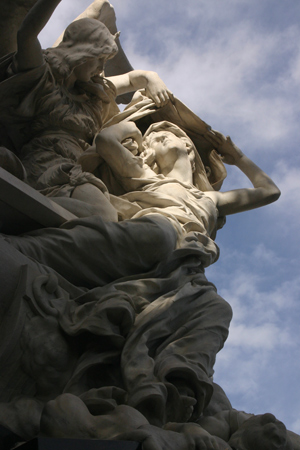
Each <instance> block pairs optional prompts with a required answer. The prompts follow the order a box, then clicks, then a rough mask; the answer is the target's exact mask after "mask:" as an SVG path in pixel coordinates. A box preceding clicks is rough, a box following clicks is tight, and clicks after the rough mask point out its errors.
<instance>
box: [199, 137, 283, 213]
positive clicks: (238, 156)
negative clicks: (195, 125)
mask: <svg viewBox="0 0 300 450" xmlns="http://www.w3.org/2000/svg"><path fill="white" fill-rule="evenodd" d="M205 138H206V139H207V140H208V141H209V142H211V143H212V144H213V146H214V147H215V149H216V150H217V151H218V152H219V153H220V155H221V156H222V157H223V161H224V162H225V163H227V164H231V165H235V166H237V167H238V168H239V169H240V170H241V171H242V172H243V173H244V174H245V175H246V176H247V177H248V178H249V180H250V181H251V183H252V184H253V188H249V189H247V188H245V189H236V190H232V191H227V192H211V191H209V192H206V195H208V196H209V197H211V198H212V200H214V202H215V203H216V206H217V208H218V210H219V214H220V215H221V216H226V215H228V214H236V213H238V212H242V211H248V210H250V209H254V208H259V207H260V206H264V205H268V204H269V203H272V202H275V201H276V200H277V199H278V198H279V196H280V190H279V189H278V187H277V186H276V184H275V183H274V182H273V181H272V180H271V178H270V177H269V176H268V175H267V174H266V173H265V172H263V171H262V170H261V169H260V168H259V167H258V166H257V165H256V164H254V162H252V161H251V160H250V159H249V158H247V156H246V155H244V153H243V152H242V151H241V150H240V149H239V148H238V147H237V146H236V145H235V144H234V143H233V142H232V140H231V139H230V137H229V136H227V137H225V136H224V135H223V134H221V133H219V132H218V131H215V130H210V131H208V132H207V133H206V135H205Z"/></svg>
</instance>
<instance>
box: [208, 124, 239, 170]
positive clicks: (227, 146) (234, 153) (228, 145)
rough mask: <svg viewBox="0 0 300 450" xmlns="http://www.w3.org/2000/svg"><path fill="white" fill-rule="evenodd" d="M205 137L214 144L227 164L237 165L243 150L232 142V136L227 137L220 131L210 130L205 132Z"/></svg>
mask: <svg viewBox="0 0 300 450" xmlns="http://www.w3.org/2000/svg"><path fill="white" fill-rule="evenodd" d="M204 138H205V139H206V140H207V141H208V142H210V143H211V144H212V145H213V146H214V148H215V150H217V152H218V153H219V154H220V155H221V157H222V160H223V161H224V162H225V163H226V164H231V165H235V164H236V163H237V161H238V160H239V159H240V158H241V157H242V156H243V152H242V151H241V150H240V149H239V148H238V147H237V146H236V145H235V144H234V142H232V140H231V138H230V137H229V136H226V137H225V136H224V135H223V134H222V133H220V132H219V131H216V130H208V131H207V132H206V133H205V134H204Z"/></svg>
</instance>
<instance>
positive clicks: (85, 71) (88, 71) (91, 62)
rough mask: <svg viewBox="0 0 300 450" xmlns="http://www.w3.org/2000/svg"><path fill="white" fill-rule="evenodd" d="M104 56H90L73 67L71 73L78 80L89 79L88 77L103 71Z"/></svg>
mask: <svg viewBox="0 0 300 450" xmlns="http://www.w3.org/2000/svg"><path fill="white" fill-rule="evenodd" d="M105 62H106V59H105V58H91V59H88V60H87V61H86V62H84V63H83V64H80V66H77V67H75V69H74V71H73V73H74V75H75V77H76V79H77V80H78V81H86V82H87V81H90V79H91V78H92V77H93V76H95V75H99V74H100V73H101V72H103V69H104V65H105Z"/></svg>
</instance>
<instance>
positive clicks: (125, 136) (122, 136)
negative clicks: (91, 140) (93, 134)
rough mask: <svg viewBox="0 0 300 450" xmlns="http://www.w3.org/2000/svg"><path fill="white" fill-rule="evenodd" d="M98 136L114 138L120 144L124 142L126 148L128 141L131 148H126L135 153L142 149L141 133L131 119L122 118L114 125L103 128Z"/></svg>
mask: <svg viewBox="0 0 300 450" xmlns="http://www.w3.org/2000/svg"><path fill="white" fill-rule="evenodd" d="M100 136H101V137H102V138H104V139H105V138H108V139H116V140H118V141H119V142H120V143H121V144H122V145H123V143H124V146H125V147H126V148H128V143H129V142H130V147H131V148H128V150H130V151H132V150H134V151H135V153H141V151H142V149H143V146H142V141H143V137H142V133H141V132H140V130H139V129H138V127H137V126H136V124H135V123H134V122H131V121H126V120H124V121H122V122H120V123H118V124H116V125H111V126H110V127H107V128H104V129H103V130H102V131H101V132H100Z"/></svg>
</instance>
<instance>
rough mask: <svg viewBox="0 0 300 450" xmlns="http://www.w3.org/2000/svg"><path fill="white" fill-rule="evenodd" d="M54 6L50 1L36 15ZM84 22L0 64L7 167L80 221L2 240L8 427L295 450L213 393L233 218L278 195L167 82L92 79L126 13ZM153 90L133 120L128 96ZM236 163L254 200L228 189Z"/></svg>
mask: <svg viewBox="0 0 300 450" xmlns="http://www.w3.org/2000/svg"><path fill="white" fill-rule="evenodd" d="M58 3H59V1H58V0H39V1H38V2H37V7H38V8H39V7H42V8H41V9H40V10H39V9H32V10H31V13H30V15H29V16H27V18H28V17H29V19H30V18H31V19H30V20H32V18H35V19H39V18H41V17H44V14H45V6H48V7H49V8H50V10H51V11H52V10H54V9H55V7H56V5H57V4H58ZM27 5H29V3H27ZM29 6H31V5H29ZM102 7H103V8H104V9H102ZM18 11H19V13H18V14H19V16H21V11H22V14H23V16H24V9H18ZM51 11H50V12H49V14H48V15H49V17H50V16H51ZM104 13H105V14H106V13H107V14H106V15H105V14H104ZM84 14H85V15H87V16H88V18H85V19H83V20H82V21H80V22H77V23H75V25H73V26H71V27H70V28H68V29H67V34H66V38H65V40H64V41H63V42H62V44H60V45H59V46H58V47H57V48H56V49H54V50H50V51H48V52H46V53H43V52H40V50H38V51H36V50H35V49H34V48H33V49H32V50H33V54H34V59H33V60H32V59H31V58H29V59H28V54H27V53H26V51H27V47H26V46H25V50H24V48H23V47H22V44H20V48H19V52H18V55H17V58H16V59H14V58H13V57H12V56H9V57H7V58H4V60H2V61H1V67H0V69H1V74H0V77H1V83H0V95H1V102H2V105H3V106H5V107H6V109H5V108H2V113H0V123H1V142H2V145H5V147H7V148H9V150H11V151H13V152H14V153H13V154H10V153H9V151H6V150H5V149H4V150H3V151H2V153H1V154H0V156H1V155H2V159H1V162H2V166H4V167H6V168H7V169H8V170H9V171H10V172H12V173H13V174H15V175H16V176H17V177H18V178H20V179H21V180H23V181H24V182H26V183H29V184H31V186H33V187H35V188H37V189H39V190H40V191H41V192H42V193H43V194H45V195H48V196H49V197H51V198H52V200H55V201H56V202H57V203H58V204H59V205H61V206H62V207H65V208H67V209H68V210H70V211H72V212H73V213H74V214H75V216H77V217H76V218H74V219H72V220H68V221H66V222H65V223H63V224H62V225H61V226H60V227H57V228H55V227H52V228H50V225H51V224H50V223H48V222H47V219H46V220H45V223H44V225H46V228H39V229H37V230H33V231H30V232H26V233H24V234H22V235H20V234H19V233H18V234H17V235H13V234H12V233H8V232H6V234H3V233H2V234H1V235H0V280H1V286H2V294H1V309H0V323H1V327H0V342H1V343H2V344H1V347H0V367H1V378H0V423H1V424H2V425H4V426H6V427H7V428H8V429H11V430H12V431H14V432H16V433H17V434H18V435H20V436H21V437H22V438H23V439H24V440H28V439H30V438H32V437H34V436H36V435H37V434H41V435H46V436H52V437H75V438H76V437H77V438H87V439H91V438H100V439H128V440H137V441H139V442H143V448H144V450H154V449H155V450H171V449H172V450H174V449H175V450H176V449H178V450H187V449H190V448H199V449H211V448H215V449H223V450H225V449H230V448H242V449H249V450H254V449H255V450H257V449H265V448H268V449H275V448H281V449H299V448H300V443H299V437H298V436H296V435H294V434H293V433H291V432H287V431H286V429H285V427H284V425H283V424H282V423H280V422H279V421H277V420H276V418H275V417H274V416H272V415H271V414H267V415H262V416H256V417H253V416H252V415H251V414H246V413H243V412H238V411H236V410H234V409H233V408H232V406H231V404H230V402H229V400H228V399H227V397H226V394H225V393H224V392H223V391H222V389H221V388H220V387H219V386H217V385H215V384H214V383H213V379H212V375H213V366H214V362H215V357H216V354H217V352H218V351H220V350H221V348H222V347H223V345H224V342H225V340H226V338H227V335H228V329H229V324H230V319H231V307H230V305H229V304H228V303H227V302H226V301H225V300H224V299H222V298H221V297H220V296H219V295H218V294H217V291H216V288H215V286H214V285H212V284H211V283H209V281H208V280H207V279H206V277H205V274H204V269H205V267H207V266H208V265H210V264H212V263H214V262H215V261H216V260H217V258H218V256H219V250H218V247H217V245H216V244H215V241H214V240H215V236H216V232H217V230H218V229H219V228H220V227H221V226H222V225H223V224H224V216H226V215H227V214H233V213H237V212H241V211H244V210H247V209H252V208H256V207H259V206H263V205H264V204H268V203H270V202H272V201H275V200H276V199H277V198H278V196H279V194H280V192H279V190H278V188H277V187H276V186H275V184H274V183H273V182H272V180H271V179H270V178H269V177H268V176H267V175H266V174H264V173H263V172H262V171H261V170H260V169H259V168H258V167H257V166H255V165H254V163H252V161H250V160H249V159H248V158H247V157H246V156H245V155H244V154H243V153H242V151H241V150H240V149H239V148H238V147H237V146H236V145H235V144H234V143H233V142H232V141H231V140H230V138H228V137H227V138H225V137H224V136H223V135H222V134H221V133H219V132H217V131H215V130H212V129H211V128H210V127H209V126H208V125H207V124H206V123H205V122H203V121H202V120H201V119H200V118H198V117H197V116H195V115H194V114H193V113H192V112H191V111H190V110H188V108H186V107H185V105H183V104H182V103H181V102H180V101H179V100H178V99H176V98H175V97H174V96H173V95H172V94H171V93H170V91H169V90H168V89H167V87H166V86H165V84H164V83H163V82H162V80H160V78H159V77H158V76H157V74H155V73H153V72H145V71H133V72H130V74H127V75H125V76H122V77H121V78H119V77H117V78H115V79H114V78H110V79H109V80H106V79H105V78H103V77H102V76H101V75H98V74H97V76H95V72H96V71H97V72H100V71H102V68H103V63H104V59H105V58H104V56H105V55H106V56H107V55H109V56H112V55H113V54H114V53H115V51H116V47H117V45H116V40H115V37H113V36H112V34H111V33H114V32H115V28H114V27H115V16H114V12H113V10H112V8H111V6H110V5H109V3H108V2H106V1H100V2H99V1H97V2H94V3H93V6H91V7H90V8H89V9H88V11H87V12H85V13H84ZM49 17H48V18H49ZM99 17H100V19H101V20H103V21H104V22H105V23H106V24H107V25H108V28H109V30H110V32H109V31H108V30H107V29H106V28H105V27H103V25H98V23H97V22H96V19H99ZM16 19H17V17H16ZM44 19H45V17H44ZM46 19H47V18H46ZM46 19H45V20H46ZM18 20H19V19H18ZM30 20H29V22H30ZM47 20H48V19H47ZM47 20H46V21H47ZM15 22H16V23H17V25H16V26H18V27H19V26H20V20H19V22H18V21H17V20H15ZM38 22H39V21H38V20H37V23H38ZM27 25H28V24H27ZM25 28H26V27H25ZM27 32H28V31H27ZM30 33H31V29H30V31H29V34H30ZM94 33H96V39H95V35H94ZM93 35H94V36H93ZM26 36H27V34H26V33H25V37H26ZM78 36H79V37H80V38H78ZM92 36H93V38H92ZM31 37H32V36H31ZM71 41H72V44H70V43H71ZM30 42H31V40H30ZM30 42H29V43H30ZM74 42H75V44H74ZM69 44H70V47H68V46H69ZM14 45H15V44H14V43H13V39H12V40H11V46H12V48H13V46H14ZM28 45H29V44H28ZM66 47H68V51H67V52H66ZM67 53H68V56H70V58H69V59H68V63H67V65H66V67H64V64H65V61H66V59H67V58H66V54H67ZM91 55H92V57H91ZM25 56H26V57H25ZM56 58H57V60H56ZM121 59H122V58H121ZM53 61H54V62H53ZM57 61H59V63H58V64H57ZM112 61H113V59H112ZM100 63H101V67H100ZM63 68H64V70H62V69H63ZM117 73H118V72H114V73H113V75H116V74H117ZM139 88H144V89H145V90H144V91H143V93H142V92H139V93H137V94H136V95H135V96H134V98H133V101H132V103H131V104H130V105H129V107H128V108H127V109H126V110H125V111H124V112H122V113H119V112H118V109H117V107H116V104H115V101H114V98H115V95H116V94H117V93H120V94H122V93H124V92H126V91H128V90H137V89H139ZM143 94H144V95H143ZM11 106H13V109H10V110H9V111H10V112H9V114H8V113H7V111H8V107H11ZM4 110H5V111H6V113H5V114H4V113H3V111H4ZM134 122H136V124H137V126H136V124H135V123H134ZM94 138H95V139H94ZM220 155H221V156H220ZM223 162H225V163H227V164H234V165H236V166H237V167H238V168H239V169H240V170H241V171H242V172H244V173H245V175H246V176H247V177H248V178H249V179H250V181H251V182H252V184H253V188H252V189H251V190H250V189H241V190H239V191H229V192H219V189H220V188H221V185H222V181H223V179H224V178H225V176H226V170H225V168H224V164H223ZM21 180H18V182H19V183H21V186H22V182H23V181H21ZM76 189H77V191H76ZM75 191H76V195H75V194H74V193H75ZM29 195H30V191H29ZM4 200H5V199H4ZM45 200H47V199H45ZM62 211H63V210H62ZM48 225H49V226H48Z"/></svg>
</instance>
